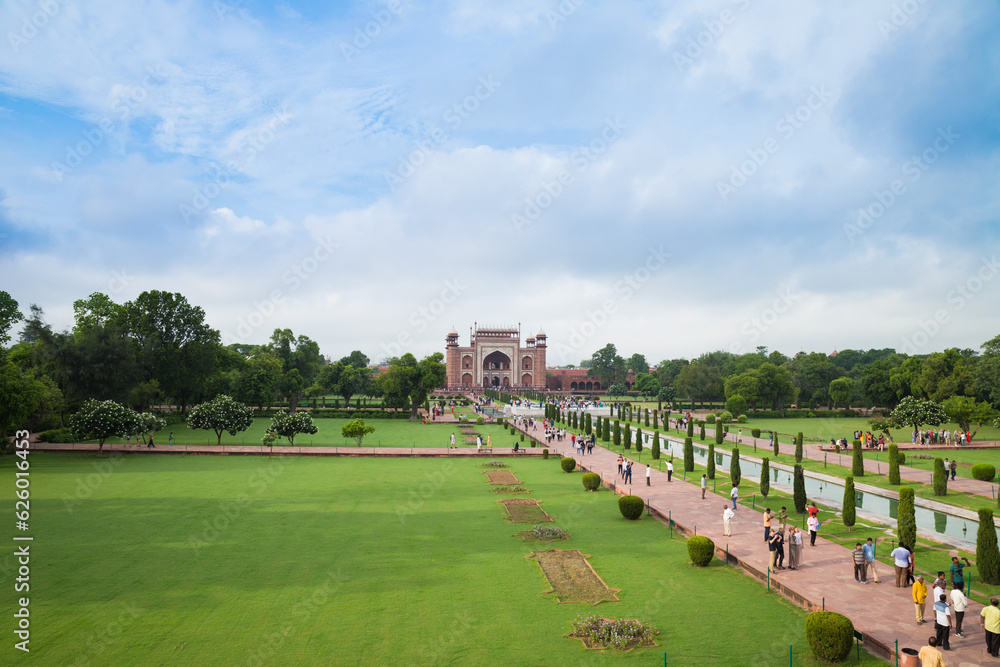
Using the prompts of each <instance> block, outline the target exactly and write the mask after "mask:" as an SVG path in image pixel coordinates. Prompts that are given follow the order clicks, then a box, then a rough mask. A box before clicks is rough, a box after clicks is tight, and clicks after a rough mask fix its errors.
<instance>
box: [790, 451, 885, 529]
mask: <svg viewBox="0 0 1000 667" xmlns="http://www.w3.org/2000/svg"><path fill="white" fill-rule="evenodd" d="M796 467H798V466H796ZM855 499H856V495H855V493H854V478H853V477H848V478H847V479H846V480H844V509H843V511H842V512H841V516H842V517H843V519H844V525H845V526H847V530H850V529H851V528H852V527H853V526H854V521H855V519H856V518H857V517H856V513H855V511H854V502H855ZM901 541H902V540H901Z"/></svg>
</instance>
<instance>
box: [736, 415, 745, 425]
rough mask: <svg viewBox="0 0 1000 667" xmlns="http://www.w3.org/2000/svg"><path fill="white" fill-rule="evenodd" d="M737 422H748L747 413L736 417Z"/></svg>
mask: <svg viewBox="0 0 1000 667" xmlns="http://www.w3.org/2000/svg"><path fill="white" fill-rule="evenodd" d="M736 423H737V424H746V423H747V416H746V415H740V416H739V417H737V418H736Z"/></svg>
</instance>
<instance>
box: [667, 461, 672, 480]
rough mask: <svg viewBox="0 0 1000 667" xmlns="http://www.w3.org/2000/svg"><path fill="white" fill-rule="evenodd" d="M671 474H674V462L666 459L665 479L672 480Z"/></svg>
mask: <svg viewBox="0 0 1000 667" xmlns="http://www.w3.org/2000/svg"><path fill="white" fill-rule="evenodd" d="M673 476H674V462H673V461H667V481H668V482H672V481H673V480H672V479H671V477H673Z"/></svg>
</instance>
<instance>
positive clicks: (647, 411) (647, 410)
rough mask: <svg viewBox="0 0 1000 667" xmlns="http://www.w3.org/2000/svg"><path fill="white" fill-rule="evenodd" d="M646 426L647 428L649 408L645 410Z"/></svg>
mask: <svg viewBox="0 0 1000 667" xmlns="http://www.w3.org/2000/svg"><path fill="white" fill-rule="evenodd" d="M646 426H649V408H646Z"/></svg>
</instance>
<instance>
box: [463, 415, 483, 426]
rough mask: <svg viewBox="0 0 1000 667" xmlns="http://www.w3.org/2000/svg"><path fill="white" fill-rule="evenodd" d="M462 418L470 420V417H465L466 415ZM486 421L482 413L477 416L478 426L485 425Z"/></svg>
mask: <svg viewBox="0 0 1000 667" xmlns="http://www.w3.org/2000/svg"><path fill="white" fill-rule="evenodd" d="M462 419H463V420H464V421H466V422H468V421H469V420H468V419H465V417H463V418H462ZM485 423H486V420H485V419H483V416H482V415H480V416H478V417H476V426H482V425H483V424H485Z"/></svg>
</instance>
